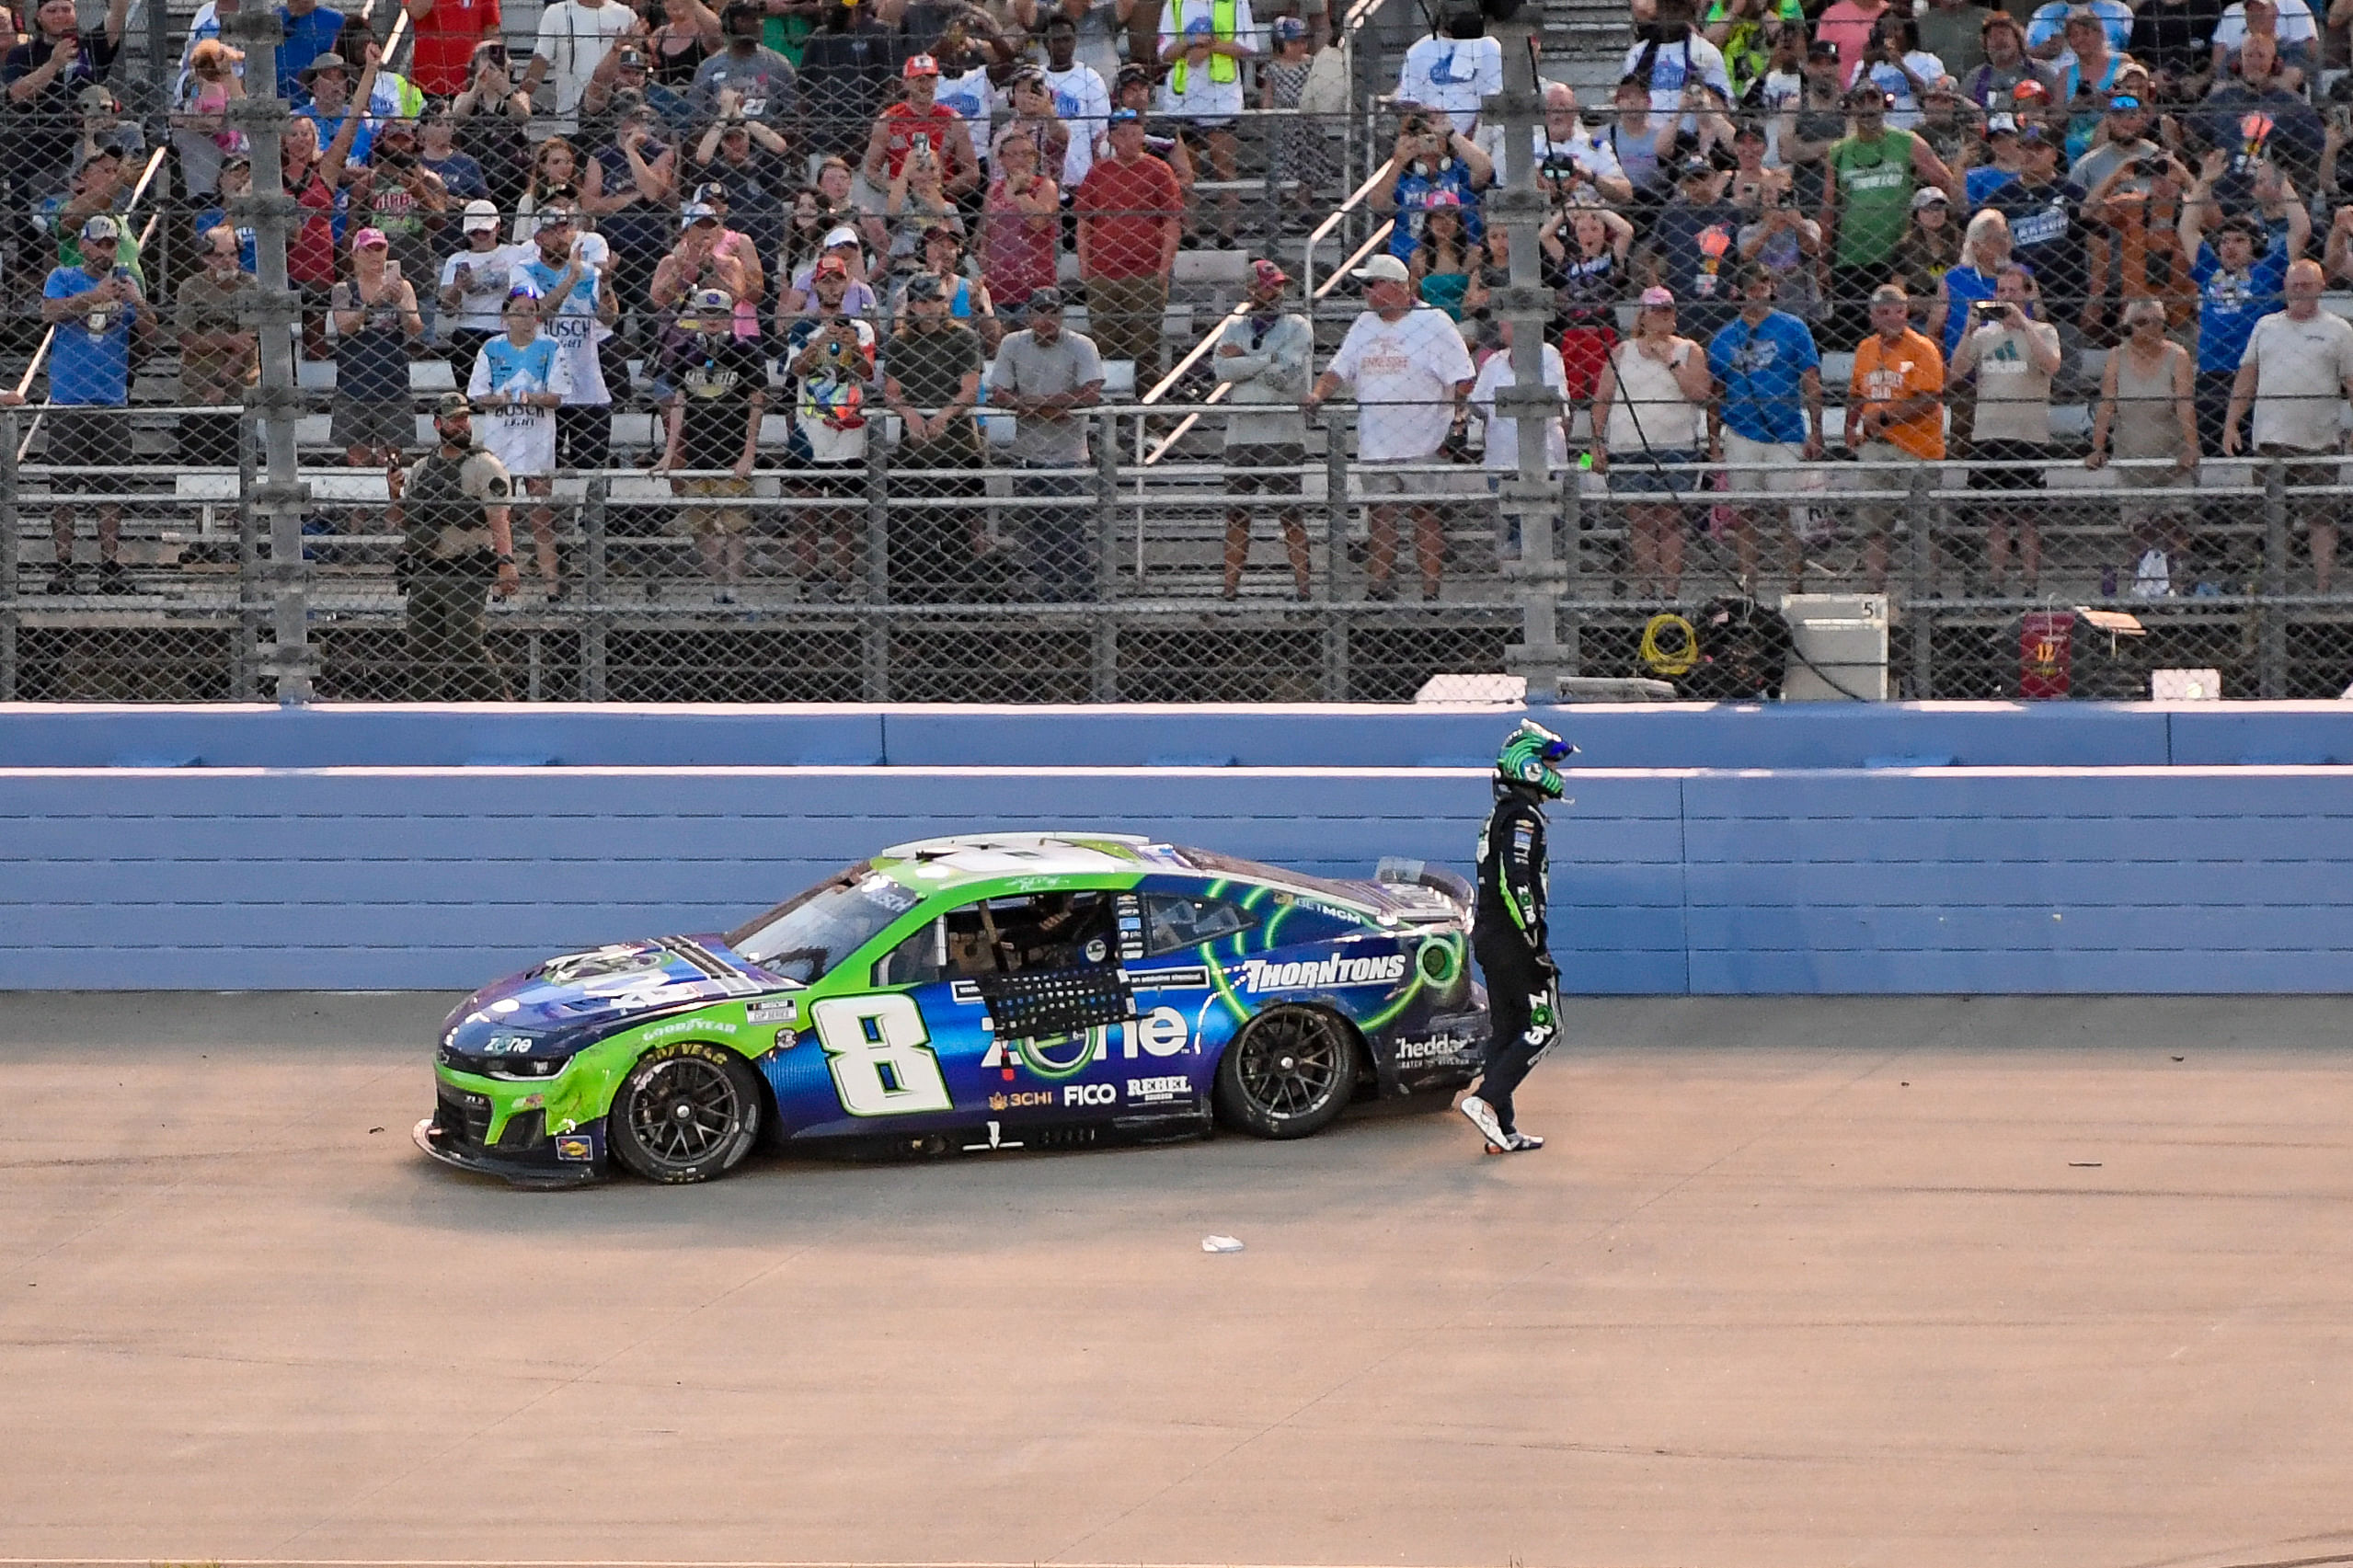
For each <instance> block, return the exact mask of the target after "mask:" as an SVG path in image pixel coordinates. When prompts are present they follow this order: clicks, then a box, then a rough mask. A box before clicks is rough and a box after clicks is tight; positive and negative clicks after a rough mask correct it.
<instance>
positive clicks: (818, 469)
mask: <svg viewBox="0 0 2353 1568" xmlns="http://www.w3.org/2000/svg"><path fill="white" fill-rule="evenodd" d="M811 282H812V284H813V285H814V287H815V290H816V293H817V310H816V313H815V314H814V315H807V316H804V317H802V318H801V319H800V320H799V321H798V322H795V323H794V324H793V327H792V330H791V331H790V332H789V333H787V334H786V338H785V348H784V353H783V354H782V356H780V357H781V359H782V361H783V364H784V369H785V373H786V377H787V378H788V381H789V384H790V386H791V395H792V412H793V424H792V435H791V437H790V439H789V440H788V441H786V449H785V450H786V467H787V468H788V469H789V470H790V473H789V475H788V481H787V482H788V483H789V484H790V485H791V486H792V489H793V493H794V494H796V495H798V496H799V497H800V498H803V499H804V500H808V501H810V502H813V503H818V504H815V505H812V506H809V507H807V508H803V509H796V510H795V511H794V512H793V513H792V514H791V518H790V522H789V532H790V533H791V535H792V550H793V556H794V559H795V560H796V561H797V562H798V565H799V568H800V575H801V586H802V591H803V592H805V593H807V594H808V595H809V596H810V597H811V598H826V599H845V598H847V597H849V594H850V589H851V584H852V583H853V581H854V580H855V569H856V562H857V545H858V535H859V534H860V533H861V532H864V530H863V526H862V525H863V522H864V519H865V505H864V503H865V500H866V458H867V398H868V395H869V392H870V390H871V389H872V387H873V383H874V380H875V352H876V349H878V346H879V345H878V338H877V337H876V334H875V329H874V324H873V322H871V321H869V320H865V319H862V318H861V317H860V316H859V315H853V314H852V313H851V312H850V311H849V310H848V309H847V308H846V307H845V303H844V302H845V301H846V299H847V297H848V295H849V292H850V276H849V271H848V269H846V268H844V266H843V265H842V264H841V262H839V261H836V260H830V259H829V260H826V261H821V262H819V263H818V264H817V273H816V276H815V277H814V278H813V279H812V280H811Z"/></svg>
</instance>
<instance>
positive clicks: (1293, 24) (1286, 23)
mask: <svg viewBox="0 0 2353 1568" xmlns="http://www.w3.org/2000/svg"><path fill="white" fill-rule="evenodd" d="M1306 36H1307V24H1306V23H1305V22H1303V21H1301V20H1300V19H1299V18H1298V17H1276V18H1275V41H1276V42H1278V43H1281V42H1284V41H1287V40H1291V39H1294V38H1305V37H1306Z"/></svg>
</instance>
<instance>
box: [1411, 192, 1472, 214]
mask: <svg viewBox="0 0 2353 1568" xmlns="http://www.w3.org/2000/svg"><path fill="white" fill-rule="evenodd" d="M1421 204H1422V210H1423V211H1424V212H1428V211H1429V209H1430V208H1432V207H1460V206H1461V205H1462V204H1463V199H1462V198H1461V197H1459V196H1457V195H1455V194H1454V193H1453V192H1452V191H1451V190H1433V191H1431V192H1430V193H1429V195H1427V196H1425V197H1423V198H1422V199H1421Z"/></svg>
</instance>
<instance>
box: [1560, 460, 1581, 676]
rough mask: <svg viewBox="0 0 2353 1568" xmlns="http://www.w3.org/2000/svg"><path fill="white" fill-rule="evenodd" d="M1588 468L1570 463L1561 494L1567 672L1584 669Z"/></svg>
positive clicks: (1562, 661) (1562, 633)
mask: <svg viewBox="0 0 2353 1568" xmlns="http://www.w3.org/2000/svg"><path fill="white" fill-rule="evenodd" d="M1584 507H1585V471H1584V470H1583V469H1581V468H1577V467H1571V468H1570V469H1569V471H1568V473H1567V475H1564V476H1563V477H1562V479H1561V494H1560V580H1561V593H1560V597H1561V603H1560V667H1561V672H1562V673H1563V674H1565V675H1568V676H1571V677H1575V676H1578V675H1581V674H1583V673H1584V672H1585V657H1584V656H1585V649H1584V646H1583V635H1582V634H1583V632H1584V627H1585V609H1584V599H1585V586H1586V585H1585V517H1584Z"/></svg>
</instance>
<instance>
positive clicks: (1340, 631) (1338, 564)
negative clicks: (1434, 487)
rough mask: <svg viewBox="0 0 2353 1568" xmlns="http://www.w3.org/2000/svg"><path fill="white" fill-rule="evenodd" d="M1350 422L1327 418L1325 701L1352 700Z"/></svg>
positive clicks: (1328, 412) (1330, 413) (1329, 415)
mask: <svg viewBox="0 0 2353 1568" xmlns="http://www.w3.org/2000/svg"><path fill="white" fill-rule="evenodd" d="M1346 425H1347V421H1345V420H1344V419H1342V418H1340V416H1339V415H1338V414H1337V413H1336V412H1333V411H1331V410H1330V409H1329V408H1328V407H1327V408H1326V412H1325V415H1324V700H1325V701H1326V702H1327V703H1345V702H1347V701H1348V700H1349V625H1348V617H1347V616H1346V615H1345V614H1344V613H1342V612H1341V610H1340V607H1339V606H1340V580H1341V578H1340V574H1341V573H1342V572H1343V571H1345V570H1346V569H1347V567H1348V558H1349V441H1348V430H1347V428H1346Z"/></svg>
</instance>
